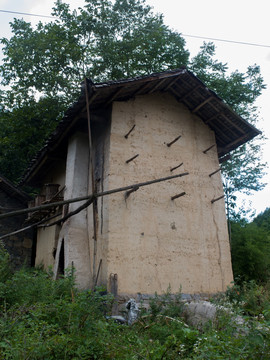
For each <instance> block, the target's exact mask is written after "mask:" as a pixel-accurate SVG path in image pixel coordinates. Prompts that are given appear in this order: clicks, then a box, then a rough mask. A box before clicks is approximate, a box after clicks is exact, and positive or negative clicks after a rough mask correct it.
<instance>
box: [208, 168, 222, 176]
mask: <svg viewBox="0 0 270 360" xmlns="http://www.w3.org/2000/svg"><path fill="white" fill-rule="evenodd" d="M219 171H221V168H219V169H217V170H216V171H213V172H212V173H211V174H209V177H211V176H213V175H215V174H216V173H218V172H219Z"/></svg>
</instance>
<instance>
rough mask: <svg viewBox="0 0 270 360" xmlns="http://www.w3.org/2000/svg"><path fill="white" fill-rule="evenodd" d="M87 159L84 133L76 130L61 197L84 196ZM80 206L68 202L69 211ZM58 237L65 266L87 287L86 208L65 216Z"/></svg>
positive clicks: (87, 179)
mask: <svg viewBox="0 0 270 360" xmlns="http://www.w3.org/2000/svg"><path fill="white" fill-rule="evenodd" d="M88 161H89V146H88V136H87V134H84V133H79V132H78V133H76V134H74V136H73V137H72V138H71V139H70V140H69V145H68V153H67V166H66V179H65V184H66V191H65V199H72V198H76V197H81V196H85V195H87V193H88V181H89V172H88V170H89V168H88ZM80 205H82V202H80V203H78V202H77V203H73V204H70V205H69V211H73V210H75V209H76V208H77V207H79V206H80ZM59 238H61V239H62V240H63V241H64V249H65V259H64V262H65V268H67V267H71V266H74V267H75V269H76V279H77V283H78V285H79V286H80V287H82V288H89V287H90V284H91V278H92V274H91V263H90V249H89V235H88V230H87V211H86V210H83V211H81V212H80V213H79V214H77V215H74V216H72V217H71V218H69V219H68V220H67V221H66V222H65V223H64V226H63V228H62V229H61V231H60V234H59ZM58 250H59V249H58ZM57 255H58V254H57Z"/></svg>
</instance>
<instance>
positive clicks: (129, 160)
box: [126, 154, 139, 164]
mask: <svg viewBox="0 0 270 360" xmlns="http://www.w3.org/2000/svg"><path fill="white" fill-rule="evenodd" d="M138 156H139V154H137V155H135V156H133V157H132V158H130V159H128V160H127V161H126V164H128V163H129V162H131V161H132V160H135V159H136V158H137V157H138Z"/></svg>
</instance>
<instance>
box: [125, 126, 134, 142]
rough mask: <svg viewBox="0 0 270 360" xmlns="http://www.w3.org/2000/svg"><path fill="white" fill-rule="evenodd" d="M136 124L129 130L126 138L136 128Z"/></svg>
mask: <svg viewBox="0 0 270 360" xmlns="http://www.w3.org/2000/svg"><path fill="white" fill-rule="evenodd" d="M135 126H136V125H135V124H134V125H133V126H132V128H131V129H130V130H129V132H128V133H127V134H126V135H125V138H126V139H127V138H128V137H129V134H130V133H131V132H132V131H133V130H134V129H135Z"/></svg>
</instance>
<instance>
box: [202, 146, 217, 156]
mask: <svg viewBox="0 0 270 360" xmlns="http://www.w3.org/2000/svg"><path fill="white" fill-rule="evenodd" d="M214 146H215V144H213V145H211V146H209V148H207V149H205V150H204V151H203V153H204V154H206V153H207V151H209V150H211V149H213V147H214Z"/></svg>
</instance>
